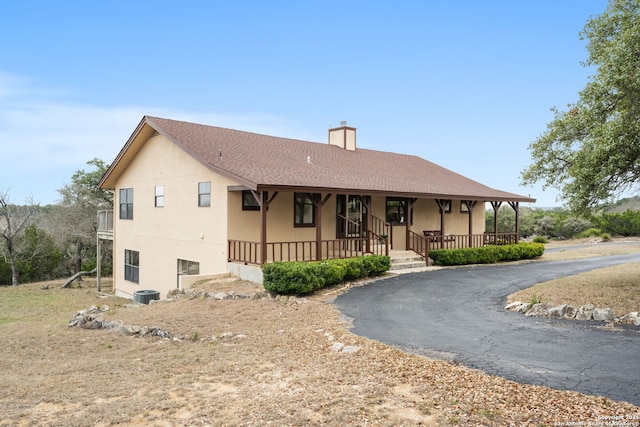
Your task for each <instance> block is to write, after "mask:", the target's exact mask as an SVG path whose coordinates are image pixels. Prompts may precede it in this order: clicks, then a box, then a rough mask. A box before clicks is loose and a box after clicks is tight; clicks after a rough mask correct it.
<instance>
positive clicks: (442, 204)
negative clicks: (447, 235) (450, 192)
mask: <svg viewBox="0 0 640 427" xmlns="http://www.w3.org/2000/svg"><path fill="white" fill-rule="evenodd" d="M447 202H449V203H451V201H450V200H443V199H436V203H437V204H438V207H439V208H440V248H441V249H444V211H445V210H446V207H447ZM449 206H451V205H449Z"/></svg>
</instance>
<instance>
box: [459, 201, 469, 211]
mask: <svg viewBox="0 0 640 427" xmlns="http://www.w3.org/2000/svg"><path fill="white" fill-rule="evenodd" d="M460 213H464V214H468V213H469V206H467V203H466V202H465V201H464V200H460Z"/></svg>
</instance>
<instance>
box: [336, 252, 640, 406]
mask: <svg viewBox="0 0 640 427" xmlns="http://www.w3.org/2000/svg"><path fill="white" fill-rule="evenodd" d="M635 261H640V253H636V254H630V255H615V256H608V257H601V258H589V259H583V260H572V261H553V262H552V261H543V262H530V263H521V264H502V265H493V266H478V267H465V268H448V269H442V270H435V271H428V272H424V273H411V274H405V275H399V276H394V277H391V278H388V279H383V280H379V281H376V282H373V283H371V284H369V285H366V286H363V287H357V288H353V289H351V290H349V291H348V292H347V293H345V294H343V295H341V296H339V297H338V298H336V300H335V304H336V306H337V307H338V309H339V310H340V311H341V312H342V313H343V314H344V315H345V316H347V317H349V318H352V322H353V325H354V328H353V329H352V332H353V333H355V334H358V335H362V336H365V337H368V338H372V339H374V340H377V341H380V342H383V343H386V344H389V345H392V346H395V347H398V348H401V349H403V350H406V351H410V352H414V353H418V354H423V355H426V356H429V357H434V358H442V359H446V360H450V361H453V362H458V363H461V364H463V365H465V366H468V367H471V368H476V369H480V370H482V371H485V372H487V373H490V374H494V375H498V376H501V377H504V378H507V379H510V380H513V381H517V382H520V383H528V384H537V385H544V386H548V387H552V388H555V389H560V390H574V391H579V392H582V393H587V394H595V395H602V396H607V397H609V398H611V399H614V400H622V401H627V402H630V403H633V404H635V405H638V406H640V387H638V384H640V333H638V332H637V328H636V329H633V328H629V329H628V330H623V331H620V332H612V331H605V330H601V329H598V326H602V325H603V323H602V322H594V321H591V322H587V321H575V320H573V321H570V320H552V319H544V318H534V317H526V316H524V315H522V314H517V313H513V312H508V311H506V310H504V305H505V300H506V297H507V295H509V294H510V293H512V292H515V291H516V290H519V289H524V288H527V287H529V286H531V285H534V284H536V283H540V282H544V281H547V280H551V279H554V278H558V277H562V276H568V275H573V274H577V273H580V272H583V271H587V270H592V269H596V268H603V267H608V266H612V265H617V264H623V263H627V262H635ZM556 302H557V303H561V301H556ZM639 308H640V307H639Z"/></svg>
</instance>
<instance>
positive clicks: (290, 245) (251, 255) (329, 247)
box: [228, 231, 389, 265]
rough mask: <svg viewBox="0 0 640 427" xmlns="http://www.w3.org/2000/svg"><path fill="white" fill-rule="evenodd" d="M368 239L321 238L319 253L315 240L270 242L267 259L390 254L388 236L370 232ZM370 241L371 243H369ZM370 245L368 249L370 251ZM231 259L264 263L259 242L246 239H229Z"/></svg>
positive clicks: (305, 258) (286, 259) (291, 259)
mask: <svg viewBox="0 0 640 427" xmlns="http://www.w3.org/2000/svg"><path fill="white" fill-rule="evenodd" d="M367 236H368V239H367V238H349V239H332V240H322V241H320V248H321V249H320V250H321V251H322V253H321V254H320V256H319V257H318V256H317V253H316V248H317V245H316V241H315V240H307V241H300V242H268V243H267V245H266V247H267V248H266V249H267V254H266V255H267V256H266V258H267V262H275V261H316V260H326V259H332V258H353V257H356V256H362V255H365V254H367V253H370V254H375V255H386V256H388V255H389V239H387V238H384V237H383V236H378V235H377V234H375V233H373V232H371V231H368V232H367ZM367 240H369V245H367ZM367 247H368V248H369V250H368V251H367ZM228 254H229V256H228V260H229V262H241V263H243V264H255V265H260V264H261V257H260V255H261V253H260V243H258V242H248V241H243V240H229V243H228Z"/></svg>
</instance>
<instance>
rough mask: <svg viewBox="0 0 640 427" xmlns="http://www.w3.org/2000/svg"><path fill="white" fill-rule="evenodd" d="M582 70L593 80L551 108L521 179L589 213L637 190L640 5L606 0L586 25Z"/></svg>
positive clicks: (639, 167)
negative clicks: (562, 106) (552, 190)
mask: <svg viewBox="0 0 640 427" xmlns="http://www.w3.org/2000/svg"><path fill="white" fill-rule="evenodd" d="M580 36H581V38H582V39H587V40H588V45H587V49H588V52H589V56H588V59H587V60H586V61H585V62H584V65H585V66H586V67H594V68H595V71H596V72H595V75H593V76H592V77H591V78H590V79H589V81H588V83H587V84H586V86H585V87H584V89H583V90H582V91H581V92H580V93H579V98H578V100H577V101H576V102H575V103H574V104H569V105H568V106H567V109H566V110H559V109H555V108H554V109H553V110H552V111H553V112H554V118H553V120H552V121H551V122H550V123H548V124H547V130H546V131H545V132H544V133H543V134H542V135H541V136H540V137H538V138H537V139H536V140H535V141H534V142H532V143H531V145H530V146H529V149H530V150H531V156H532V164H531V165H529V166H528V167H527V168H526V169H525V170H524V171H523V172H522V182H523V184H525V185H530V184H533V183H536V182H540V181H542V182H543V187H544V188H548V187H554V188H557V189H559V190H560V197H561V198H562V199H563V200H565V201H566V202H567V205H568V207H569V208H570V209H572V210H574V211H577V212H583V213H586V212H587V211H589V210H590V209H591V208H593V207H594V206H597V205H598V204H600V203H602V202H610V201H612V200H614V199H615V198H616V197H618V196H620V195H621V194H624V193H625V192H629V191H633V190H637V189H638V180H639V178H640V0H610V1H609V3H608V5H607V8H606V10H605V11H604V12H603V13H602V14H601V15H598V16H595V17H592V18H591V19H589V20H588V21H587V23H586V24H585V26H584V29H583V31H582V32H581V34H580Z"/></svg>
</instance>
